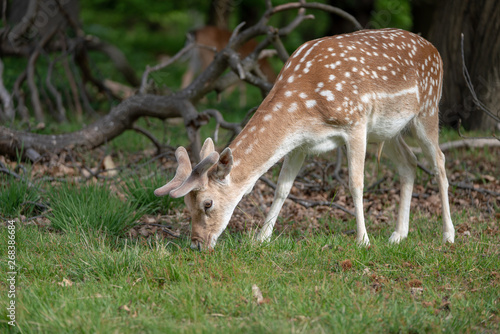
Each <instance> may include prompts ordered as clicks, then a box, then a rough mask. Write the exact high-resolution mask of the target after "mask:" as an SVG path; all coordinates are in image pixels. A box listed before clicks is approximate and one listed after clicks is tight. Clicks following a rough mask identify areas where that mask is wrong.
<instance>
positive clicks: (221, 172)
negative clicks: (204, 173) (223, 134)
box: [215, 147, 233, 180]
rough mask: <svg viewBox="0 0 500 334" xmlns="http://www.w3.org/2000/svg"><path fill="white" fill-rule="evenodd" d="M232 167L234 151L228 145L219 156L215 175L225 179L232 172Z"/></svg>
mask: <svg viewBox="0 0 500 334" xmlns="http://www.w3.org/2000/svg"><path fill="white" fill-rule="evenodd" d="M232 168H233V152H232V151H231V149H230V148H229V147H227V148H226V149H225V150H224V151H222V153H221V154H220V156H219V162H218V163H217V169H216V170H215V177H217V178H218V179H219V180H223V179H225V178H226V176H228V175H229V173H230V172H231V169H232Z"/></svg>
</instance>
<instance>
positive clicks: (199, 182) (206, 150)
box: [155, 138, 239, 250]
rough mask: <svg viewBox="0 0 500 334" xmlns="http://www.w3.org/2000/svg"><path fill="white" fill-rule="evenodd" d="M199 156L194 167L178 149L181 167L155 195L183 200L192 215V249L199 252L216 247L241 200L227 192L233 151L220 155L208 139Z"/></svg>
mask: <svg viewBox="0 0 500 334" xmlns="http://www.w3.org/2000/svg"><path fill="white" fill-rule="evenodd" d="M200 156H201V161H200V163H198V164H197V165H196V166H195V167H194V168H191V162H190V161H189V156H188V153H187V151H186V149H185V148H184V147H182V146H181V147H179V148H178V149H177V150H176V151H175V157H176V159H177V162H178V163H179V166H178V167H177V171H176V173H175V176H174V178H173V179H172V180H171V181H170V182H169V183H167V184H166V185H164V186H163V187H161V188H158V189H156V190H155V195H156V196H166V195H170V196H171V197H173V198H179V197H184V201H185V202H186V205H187V207H188V209H189V211H190V213H191V248H193V249H198V250H201V249H205V248H213V247H214V246H215V244H216V242H217V238H218V237H219V236H220V234H221V233H222V231H224V229H225V228H226V226H227V224H228V222H229V219H230V218H231V215H232V213H233V210H234V208H235V207H236V205H237V204H238V201H239V198H237V196H232V194H231V191H228V190H229V189H228V188H229V187H228V186H229V184H230V182H231V181H230V178H229V173H230V172H231V168H232V167H233V155H232V153H231V149H229V148H226V149H225V150H224V151H223V152H222V153H221V154H220V155H219V153H217V152H215V149H214V143H213V141H212V139H210V138H208V139H207V140H206V141H205V143H204V144H203V147H202V149H201V153H200Z"/></svg>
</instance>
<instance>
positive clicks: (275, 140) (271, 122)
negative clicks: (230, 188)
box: [229, 103, 300, 191]
mask: <svg viewBox="0 0 500 334" xmlns="http://www.w3.org/2000/svg"><path fill="white" fill-rule="evenodd" d="M266 105H267V106H269V105H270V104H269V103H263V105H262V106H261V107H260V108H259V110H257V112H256V113H255V115H254V116H253V117H252V119H251V120H250V121H249V122H248V124H247V125H246V126H245V128H244V129H243V131H241V133H240V134H239V135H238V136H237V137H236V139H235V140H234V141H233V142H232V143H231V145H229V147H230V148H231V151H232V153H233V162H234V165H233V168H232V170H231V182H232V183H233V185H234V186H235V187H238V189H242V191H246V190H248V189H249V188H250V187H252V186H253V185H254V184H255V182H256V181H257V180H258V178H259V177H260V176H261V175H262V174H264V173H265V172H266V171H267V170H268V169H269V168H271V167H272V166H273V165H274V164H275V163H277V162H278V161H279V160H280V159H281V158H282V157H283V156H285V155H286V154H287V153H288V152H290V151H291V150H293V149H294V148H295V147H297V146H298V145H299V144H300V143H299V142H298V140H297V138H295V133H296V131H295V130H294V127H295V126H296V125H293V124H292V123H291V122H290V120H289V119H287V118H286V117H280V115H279V114H280V112H279V111H280V110H279V109H280V105H279V104H278V108H276V105H275V106H274V108H276V109H274V110H273V108H269V107H265V106H266Z"/></svg>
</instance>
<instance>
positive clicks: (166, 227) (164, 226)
mask: <svg viewBox="0 0 500 334" xmlns="http://www.w3.org/2000/svg"><path fill="white" fill-rule="evenodd" d="M143 225H150V226H158V227H161V230H162V231H163V232H165V233H167V234H168V235H171V236H173V237H174V238H180V237H181V235H180V234H175V233H174V232H172V231H170V228H171V226H167V225H161V224H149V223H146V224H143Z"/></svg>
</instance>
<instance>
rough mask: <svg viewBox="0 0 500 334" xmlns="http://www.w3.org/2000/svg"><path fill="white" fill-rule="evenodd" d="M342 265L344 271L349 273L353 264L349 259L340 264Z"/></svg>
mask: <svg viewBox="0 0 500 334" xmlns="http://www.w3.org/2000/svg"><path fill="white" fill-rule="evenodd" d="M340 265H341V266H342V270H343V271H348V270H351V268H352V262H351V260H349V259H347V260H344V261H342V262H340Z"/></svg>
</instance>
